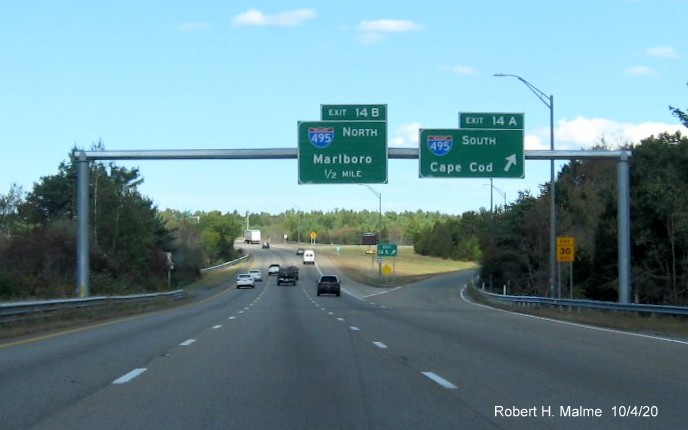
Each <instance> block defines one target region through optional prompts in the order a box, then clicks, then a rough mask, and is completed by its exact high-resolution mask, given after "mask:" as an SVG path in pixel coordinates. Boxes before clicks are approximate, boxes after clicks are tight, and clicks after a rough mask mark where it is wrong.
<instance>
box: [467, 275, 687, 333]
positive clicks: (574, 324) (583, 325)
mask: <svg viewBox="0 0 688 430" xmlns="http://www.w3.org/2000/svg"><path fill="white" fill-rule="evenodd" d="M464 291H466V286H465V285H464V286H463V287H462V288H461V298H462V299H463V301H464V302H466V303H468V304H471V305H475V306H480V307H483V308H487V309H492V310H493V311H499V312H506V313H509V314H511V315H520V316H523V317H528V318H535V319H537V320H543V321H550V322H554V323H559V324H563V325H568V326H572V327H579V328H586V329H589V330H597V331H603V332H607V333H617V334H626V335H629V336H636V337H642V338H645V339H652V340H660V341H664V342H672V343H678V344H680V345H688V341H685V340H678V339H671V338H668V337H659V336H651V335H649V334H641V333H633V332H630V331H622V330H614V329H611V328H604V327H595V326H592V325H586V324H580V323H574V322H570V321H561V320H555V319H552V318H546V317H541V316H537V315H530V314H522V313H520V312H510V311H507V310H505V309H499V308H493V307H492V306H487V305H483V304H482V303H476V302H474V301H471V300H469V299H468V298H466V296H465V295H464Z"/></svg>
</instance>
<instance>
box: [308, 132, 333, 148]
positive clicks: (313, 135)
mask: <svg viewBox="0 0 688 430" xmlns="http://www.w3.org/2000/svg"><path fill="white" fill-rule="evenodd" d="M308 140H310V142H311V143H312V144H313V146H315V147H316V148H320V149H323V148H327V147H328V146H329V145H330V143H332V141H334V128H333V127H309V128H308Z"/></svg>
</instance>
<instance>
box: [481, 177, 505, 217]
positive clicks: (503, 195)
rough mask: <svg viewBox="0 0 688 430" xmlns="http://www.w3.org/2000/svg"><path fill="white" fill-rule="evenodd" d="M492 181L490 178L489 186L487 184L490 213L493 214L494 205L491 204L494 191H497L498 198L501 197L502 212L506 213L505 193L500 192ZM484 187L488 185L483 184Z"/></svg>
mask: <svg viewBox="0 0 688 430" xmlns="http://www.w3.org/2000/svg"><path fill="white" fill-rule="evenodd" d="M493 179H494V178H490V184H489V185H490V212H491V213H494V203H493V202H494V198H493V193H494V191H497V193H498V194H499V195H500V196H502V198H503V199H504V207H503V210H505V211H506V193H505V192H504V191H502V190H500V189H499V187H497V186H495V185H494V183H493ZM484 185H488V184H484Z"/></svg>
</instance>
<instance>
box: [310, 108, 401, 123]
mask: <svg viewBox="0 0 688 430" xmlns="http://www.w3.org/2000/svg"><path fill="white" fill-rule="evenodd" d="M320 119H322V120H323V121H387V105H320Z"/></svg>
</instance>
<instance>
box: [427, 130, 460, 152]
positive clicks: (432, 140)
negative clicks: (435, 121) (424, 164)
mask: <svg viewBox="0 0 688 430" xmlns="http://www.w3.org/2000/svg"><path fill="white" fill-rule="evenodd" d="M427 144H428V148H429V149H430V152H432V153H433V154H434V155H437V156H440V157H441V156H444V155H447V154H448V153H449V151H451V149H452V146H454V138H453V137H452V136H446V135H444V136H428V139H427Z"/></svg>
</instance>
